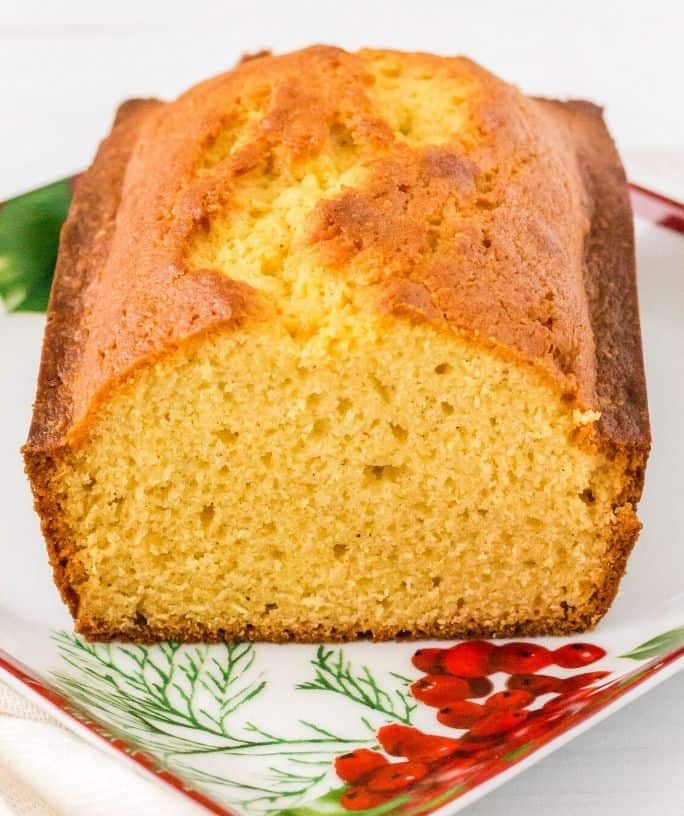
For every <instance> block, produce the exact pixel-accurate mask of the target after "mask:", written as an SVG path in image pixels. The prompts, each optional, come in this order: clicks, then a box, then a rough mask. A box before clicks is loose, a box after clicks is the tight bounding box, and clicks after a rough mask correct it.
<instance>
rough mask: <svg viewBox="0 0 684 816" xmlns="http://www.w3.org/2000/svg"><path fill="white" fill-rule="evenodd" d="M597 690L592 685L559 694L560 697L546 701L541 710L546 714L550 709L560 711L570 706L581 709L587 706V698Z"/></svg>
mask: <svg viewBox="0 0 684 816" xmlns="http://www.w3.org/2000/svg"><path fill="white" fill-rule="evenodd" d="M595 692H596V689H593V688H591V687H583V688H578V689H575V691H571V692H568V693H565V694H559V695H558V697H554V698H553V699H552V700H549V701H548V702H547V703H544V705H543V706H542V708H541V712H542V714H544V713H548V712H549V711H558V710H561V709H570V708H572V709H573V710H574V711H580V710H581V709H583V708H584V707H585V706H586V703H587V700H588V699H589V698H590V697H591V696H592V695H593V694H594V693H595Z"/></svg>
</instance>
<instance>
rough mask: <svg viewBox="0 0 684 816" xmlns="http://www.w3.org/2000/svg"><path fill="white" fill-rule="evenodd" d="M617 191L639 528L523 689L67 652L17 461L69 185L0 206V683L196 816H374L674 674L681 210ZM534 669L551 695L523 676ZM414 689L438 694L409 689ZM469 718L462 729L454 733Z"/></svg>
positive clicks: (231, 659) (193, 656)
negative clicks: (584, 625) (577, 621)
mask: <svg viewBox="0 0 684 816" xmlns="http://www.w3.org/2000/svg"><path fill="white" fill-rule="evenodd" d="M632 192H633V202H634V205H635V210H636V212H637V213H638V214H639V217H638V218H637V220H636V227H637V247H638V269H639V288H640V297H641V316H642V323H643V333H644V345H645V356H646V370H647V377H648V387H649V400H650V410H651V419H652V425H653V436H654V445H653V452H652V455H651V459H650V463H649V467H648V473H647V482H646V490H645V493H644V498H643V500H642V503H641V505H640V516H641V518H642V520H643V522H644V530H643V532H642V535H641V539H640V541H639V543H638V544H637V547H636V549H635V551H634V554H633V555H632V558H631V560H630V562H629V573H628V575H627V576H626V577H625V579H624V580H623V582H622V585H621V590H620V594H619V596H618V598H617V599H616V601H615V603H614V604H613V607H612V608H611V610H610V612H609V613H608V615H607V616H606V617H605V619H604V620H603V621H602V622H601V624H600V625H599V627H598V628H597V629H596V630H595V632H593V633H592V634H591V635H590V636H588V637H587V638H582V639H580V638H571V639H567V638H541V639H537V640H534V641H532V640H526V641H523V642H522V644H523V645H521V646H520V647H518V648H517V649H514V650H513V653H514V658H515V660H514V662H515V661H517V664H516V665H517V671H518V672H519V673H520V672H523V673H525V672H526V668H527V669H528V671H527V673H528V677H521V676H519V675H518V676H516V677H515V679H511V674H510V673H505V672H502V671H497V672H495V673H493V674H491V675H490V676H489V677H488V678H479V679H474V680H473V679H471V680H458V679H457V678H455V677H453V676H449V675H447V674H443V673H442V674H440V673H439V672H440V671H442V668H443V667H442V664H441V662H440V660H441V655H442V653H437V652H435V653H433V652H424V651H423V652H421V653H420V654H419V655H418V656H416V652H417V651H418V650H419V649H426V648H440V649H444V648H447V647H449V646H451V645H452V644H450V643H436V642H429V643H423V642H421V643H382V644H374V643H353V644H346V645H343V646H338V645H334V646H326V645H320V646H318V647H316V646H299V645H286V646H275V645H269V644H256V645H252V644H244V643H243V644H232V645H228V644H225V645H223V644H222V645H216V646H204V645H189V646H179V645H177V644H174V643H161V644H158V645H155V646H149V647H147V646H138V645H134V644H116V643H114V644H92V643H86V642H85V641H83V640H82V639H81V638H80V637H78V636H77V635H74V634H73V630H72V626H71V621H70V618H69V616H68V615H67V613H66V611H65V609H64V608H63V606H62V604H61V602H60V601H59V599H58V596H57V592H56V590H55V589H54V586H53V584H52V578H51V575H50V570H49V567H48V563H47V558H46V557H45V552H44V545H43V542H42V538H41V535H40V531H39V527H38V521H37V518H36V517H35V514H34V513H33V510H32V506H31V497H30V491H29V488H28V485H27V482H26V479H25V477H24V475H23V472H22V464H21V459H20V456H19V452H18V451H19V447H20V445H21V444H22V443H23V441H24V439H25V435H26V428H27V425H28V420H29V414H30V406H31V402H32V399H33V394H34V387H35V380H36V370H37V365H38V359H39V354H40V344H41V337H42V329H43V321H44V318H43V316H42V315H41V314H40V313H35V310H40V309H42V308H44V304H45V301H46V297H47V291H48V288H49V280H50V275H51V269H52V263H53V261H54V256H55V251H56V240H57V234H58V230H59V226H60V224H61V221H62V219H63V218H64V214H65V212H66V207H67V206H68V202H69V198H70V185H69V182H68V181H65V182H58V183H57V184H54V185H50V186H49V187H46V188H42V189H41V190H38V191H34V192H33V193H29V194H27V195H25V196H21V197H19V198H18V199H13V200H12V201H11V202H8V203H7V204H5V205H4V208H3V209H2V210H0V296H2V297H3V298H4V300H5V302H6V304H7V305H8V307H9V308H11V309H13V310H16V311H13V312H12V313H9V314H7V315H4V314H3V315H1V316H0V338H1V339H0V388H1V389H2V393H3V394H4V395H5V397H4V399H3V416H2V424H1V426H0V445H1V448H0V452H1V453H2V458H1V459H0V462H1V464H0V479H1V481H2V486H3V496H4V501H3V508H2V519H3V528H4V530H5V533H4V536H3V540H4V550H3V564H4V568H3V569H2V571H1V572H0V647H1V648H0V676H1V677H2V679H3V680H4V681H6V682H8V683H9V684H10V685H12V686H14V687H15V688H17V689H18V690H19V691H21V692H22V693H24V694H26V695H27V696H30V697H32V698H33V699H34V700H35V701H36V702H39V703H40V704H41V705H43V706H44V707H46V708H48V709H49V710H50V712H51V713H52V714H53V715H54V716H56V717H58V718H59V719H61V720H62V721H63V722H65V723H66V724H67V725H69V727H71V728H72V729H74V730H76V731H78V732H79V733H81V734H82V735H83V736H84V737H86V738H87V739H88V740H90V741H91V742H95V743H97V744H99V745H100V746H101V747H104V748H105V749H106V750H109V751H111V752H113V753H115V754H117V755H118V756H120V757H122V758H123V759H124V761H127V762H129V763H131V764H132V765H133V766H134V767H138V768H139V769H141V770H143V771H145V772H147V773H149V774H151V775H153V776H154V777H155V778H156V779H158V780H160V781H162V782H165V783H167V784H169V785H171V786H173V787H174V788H175V789H177V790H178V791H179V792H181V793H182V794H184V795H185V796H188V797H190V798H192V799H194V800H195V801H196V802H198V803H199V804H200V805H202V806H204V807H205V808H206V809H207V810H208V811H210V812H212V813H217V814H249V816H251V815H252V814H269V816H271V815H272V814H276V813H278V814H281V813H285V812H287V813H288V814H291V816H295V815H297V816H315V814H317V813H320V814H328V816H338V814H339V815H340V816H342V815H343V814H348V813H352V812H356V813H358V812H363V813H365V814H366V815H367V816H369V814H371V813H372V814H373V816H376V814H381V813H394V812H396V813H404V814H418V813H426V812H429V811H434V810H439V811H440V812H444V813H455V812H456V811H458V810H461V809H462V808H464V807H465V806H466V805H467V804H469V803H470V802H472V801H473V800H474V799H476V798H478V797H480V796H482V795H483V794H484V793H486V792H487V791H489V790H492V789H493V788H494V787H496V786H497V785H499V784H501V783H502V782H503V781H505V780H507V779H509V778H511V777H512V776H514V775H515V774H517V773H519V772H520V771H521V770H523V769H524V768H525V767H528V766H529V765H531V764H532V763H534V762H536V761H537V760H539V759H540V758H541V757H543V756H544V755H546V754H547V753H549V752H550V751H552V750H555V749H556V748H558V747H559V746H560V745H562V744H563V743H564V742H566V741H568V740H569V739H572V738H573V737H574V736H576V735H577V734H579V733H580V732H581V731H582V730H585V729H586V728H589V727H591V726H592V725H594V724H595V723H597V722H599V721H600V720H601V719H602V718H604V717H605V716H607V715H608V714H609V713H611V712H612V711H615V710H617V709H618V708H619V707H620V706H622V705H624V704H625V703H626V702H628V701H629V700H632V699H634V698H635V697H637V696H638V695H640V694H642V693H644V692H645V691H647V690H648V689H649V688H651V687H653V686H654V685H656V684H657V683H659V682H661V681H662V680H664V679H665V678H666V677H668V676H670V675H672V674H674V673H675V672H677V671H678V670H680V669H682V668H684V660H682V657H684V626H683V624H684V591H683V590H684V586H683V576H684V549H683V548H682V546H681V534H680V530H681V529H682V526H684V506H683V503H682V501H681V495H680V494H681V485H682V484H683V483H684V472H683V468H684V464H683V463H684V435H683V434H682V432H681V408H680V406H681V404H682V401H683V400H682V398H683V397H684V378H682V377H681V376H680V374H681V354H682V350H683V349H684V322H683V321H682V314H683V313H684V236H683V235H682V233H684V208H683V207H682V206H681V205H678V204H676V203H675V202H672V201H669V200H668V199H665V198H662V197H661V196H658V195H656V194H654V193H651V192H649V191H647V190H643V189H642V188H638V187H633V190H632ZM28 310H33V311H34V313H30V312H29V311H28ZM677 372H679V373H680V374H679V375H678V374H677ZM586 640H589V641H590V643H589V644H588V645H587V644H586V643H585V644H584V645H583V646H582V645H579V644H582V643H584V642H585V641H586ZM502 643H503V642H502V641H497V644H496V647H494V648H498V647H499V646H500V645H502ZM519 643H520V642H519ZM569 644H575V648H572V649H570V650H569V653H570V654H571V655H573V658H571V659H570V660H568V659H565V660H564V659H563V658H562V655H561V656H557V661H560V663H564V664H565V665H566V666H567V665H568V663H573V664H575V666H574V668H567V667H566V668H563V667H562V666H560V665H559V664H558V662H557V661H554V662H552V663H551V664H550V665H548V661H549V659H550V658H549V654H548V652H546V651H544V649H550V650H556V649H559V648H562V647H563V646H566V645H569ZM479 648H480V649H482V650H487V649H488V648H493V647H491V646H489V647H488V646H486V645H480V647H479ZM567 653H568V650H565V652H564V654H566V655H567ZM457 654H458V652H452V655H457ZM540 655H541V657H540ZM454 659H455V658H454ZM526 661H527V662H526ZM530 661H531V662H530ZM535 663H536V666H537V667H539V668H540V672H541V674H542V675H544V676H546V677H547V678H552V679H543V677H542V678H540V677H539V676H536V677H534V678H530V677H529V672H530V668H529V667H530V666H531V669H534V668H535ZM544 663H546V664H547V666H544V665H543V664H544ZM463 671H465V669H463ZM510 671H513V668H511V669H510ZM426 672H428V673H429V672H432V673H436V674H438V678H437V679H436V680H434V679H432V680H429V681H424V682H423V683H421V684H420V685H418V686H416V685H415V683H416V681H418V680H419V679H420V678H421V676H422V675H424V674H425V673H426ZM511 686H512V687H514V688H517V690H518V694H517V696H516V695H507V696H506V697H503V698H497V700H498V701H499V703H500V704H501V705H517V704H523V703H524V704H525V705H526V708H524V709H520V708H518V709H508V710H506V711H503V712H502V711H501V710H498V711H496V712H494V713H493V714H491V715H490V716H488V718H487V721H486V722H485V720H484V719H482V717H481V711H479V710H478V709H475V708H473V704H475V705H482V704H483V703H484V702H485V697H487V698H488V696H489V695H491V694H493V693H495V692H498V691H502V690H504V689H506V688H507V687H511ZM526 692H529V693H528V694H527V696H526ZM466 697H467V698H468V699H469V701H470V702H469V703H466V704H465V705H464V704H463V702H464V698H466ZM438 698H439V700H441V703H439V704H441V705H442V706H445V707H446V708H447V709H449V705H447V702H449V701H450V702H452V703H459V704H460V709H461V710H460V711H459V706H456V707H454V706H453V705H452V707H451V710H450V712H449V711H447V712H446V713H445V712H444V711H442V713H440V714H439V715H438V711H437V709H438V707H439V705H438V702H439V700H438ZM521 701H522V702H521ZM428 702H430V703H432V705H428V704H427V703H428ZM492 705H493V703H490V704H489V706H490V709H491V706H492ZM491 710H492V711H493V709H491ZM473 712H475V713H477V714H479V715H480V719H479V720H478V724H479V725H478V726H477V727H475V728H474V732H473V733H469V732H468V731H467V729H466V725H467V720H468V717H469V716H470V717H474V716H475V714H474V713H473ZM438 716H439V719H438ZM459 717H460V719H459ZM454 718H456V719H454ZM445 722H451V723H452V725H451V726H448V725H446V724H444V723H445ZM358 749H363V750H361V751H360V752H359V750H358ZM336 758H337V761H335V760H336ZM388 765H391V767H388Z"/></svg>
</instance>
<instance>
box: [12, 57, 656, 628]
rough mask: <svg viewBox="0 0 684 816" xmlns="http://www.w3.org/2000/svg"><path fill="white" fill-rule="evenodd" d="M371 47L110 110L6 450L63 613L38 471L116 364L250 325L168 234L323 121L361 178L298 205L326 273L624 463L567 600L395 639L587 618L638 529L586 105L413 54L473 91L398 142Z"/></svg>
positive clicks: (245, 306) (319, 144)
mask: <svg viewBox="0 0 684 816" xmlns="http://www.w3.org/2000/svg"><path fill="white" fill-rule="evenodd" d="M374 53H376V52H362V53H361V54H359V55H351V54H347V53H346V52H343V51H341V50H339V49H333V48H324V47H316V48H312V49H307V50H305V51H302V52H297V53H295V54H290V55H286V56H283V57H270V56H261V55H259V59H253V60H249V61H247V62H244V63H243V64H241V65H240V66H238V67H237V68H236V69H235V70H234V71H232V72H230V73H228V74H225V75H223V76H220V77H217V78H215V79H213V80H209V81H208V82H205V83H203V84H202V85H200V86H198V87H197V88H195V89H193V90H191V91H189V92H188V93H187V94H185V95H184V96H183V97H181V98H180V99H179V100H177V101H176V102H174V103H171V104H168V105H164V104H162V103H158V102H155V101H133V102H130V103H127V104H126V106H124V107H123V108H122V109H121V111H120V114H119V116H118V117H117V122H116V124H115V126H114V129H113V131H112V134H111V135H110V136H109V137H108V139H107V140H106V141H105V142H104V144H103V145H102V147H101V149H100V151H99V153H98V156H97V158H96V160H95V162H94V164H93V166H92V167H91V168H90V170H89V171H88V172H87V173H86V174H84V176H83V177H82V178H81V180H80V181H79V184H78V187H77V189H76V192H75V196H74V202H73V205H72V209H71V212H70V215H69V219H68V221H67V223H66V225H65V227H64V231H63V234H62V242H61V246H60V255H59V260H58V268H57V272H56V277H55V284H54V286H53V293H52V298H51V302H50V307H49V314H48V325H47V328H46V334H45V342H44V347H43V359H42V364H41V372H40V379H39V386H38V396H37V400H36V405H35V410H34V418H33V423H32V426H31V431H30V434H29V441H28V443H27V445H26V447H25V449H24V454H25V457H26V464H27V471H28V473H29V476H30V479H31V481H32V485H33V489H34V494H35V497H36V506H37V509H38V512H39V513H40V515H41V518H42V521H43V530H44V533H45V535H46V538H47V540H48V548H49V550H50V554H51V559H52V563H53V567H54V569H55V576H56V581H57V583H58V585H59V586H60V588H61V590H62V592H63V594H64V596H65V599H66V600H67V602H68V603H69V605H70V608H71V610H72V612H73V613H75V612H76V607H77V598H76V596H75V594H74V593H73V591H72V590H71V586H72V584H73V583H74V582H75V581H74V578H75V576H73V575H69V573H68V570H69V566H70V565H69V552H70V546H71V545H70V543H69V542H70V535H69V531H68V530H66V529H65V528H64V526H63V521H62V513H61V498H60V496H59V495H57V494H56V493H55V491H54V488H53V483H52V476H53V472H54V469H55V467H57V462H58V460H59V457H60V456H61V454H62V452H63V451H64V450H65V449H67V447H68V444H70V443H71V444H77V433H78V432H79V430H80V429H82V428H83V427H84V424H85V422H86V421H87V419H88V418H89V416H90V415H91V414H92V413H93V409H94V407H95V406H96V404H97V403H98V402H99V401H100V400H102V399H104V398H106V395H107V394H108V393H109V391H110V390H111V389H112V388H113V387H115V385H116V384H117V383H118V382H120V381H121V380H122V379H124V378H125V377H126V376H128V374H130V372H131V371H132V370H134V368H135V367H136V366H139V365H143V364H145V363H146V362H148V361H149V360H151V359H153V358H154V357H156V356H158V355H160V354H162V353H164V352H165V351H166V350H168V349H171V348H174V347H176V346H178V345H179V344H181V343H183V342H185V341H186V340H187V339H188V338H190V337H196V336H197V335H198V334H201V333H205V332H207V331H211V330H215V329H216V328H227V329H230V328H231V327H233V326H239V325H242V324H243V323H244V322H245V321H246V320H248V319H257V318H259V317H263V314H264V310H263V307H262V304H261V303H260V301H259V295H258V293H257V292H255V290H253V289H251V288H250V287H249V286H248V285H247V284H244V283H242V282H240V281H235V280H231V279H230V278H229V277H228V276H226V275H223V274H220V273H218V272H215V271H213V270H206V269H202V270H197V269H192V268H191V266H190V265H189V262H188V260H187V247H188V244H189V242H190V240H191V238H192V236H194V235H196V234H198V233H201V232H202V231H203V230H206V229H207V228H208V225H209V224H210V222H211V221H212V219H214V218H217V217H221V216H223V215H224V214H225V213H226V212H227V210H228V208H229V206H230V196H231V189H232V188H233V186H234V185H235V184H236V183H238V182H239V179H240V177H241V176H242V175H244V174H245V173H248V172H250V171H252V170H254V169H255V168H258V167H260V166H262V165H263V164H264V163H265V164H266V165H269V164H272V163H273V162H275V163H277V162H279V161H288V162H303V161H306V160H307V159H309V158H310V157H312V156H315V155H317V153H318V152H320V151H321V150H322V148H323V145H324V144H325V142H326V140H327V139H328V138H329V136H330V134H331V132H332V129H333V128H334V126H336V125H338V124H340V123H343V124H344V126H345V127H347V128H348V129H349V131H350V133H351V134H352V136H353V139H354V141H355V143H356V145H357V147H358V149H359V151H360V155H361V156H362V158H363V160H364V161H365V162H367V163H368V165H369V166H370V167H371V170H370V173H369V176H368V178H367V179H366V181H365V182H364V183H363V184H362V185H361V186H360V187H359V188H356V189H352V190H348V191H345V192H343V193H342V194H340V195H338V196H337V197H334V198H332V199H329V200H324V201H321V202H320V203H319V205H318V207H317V208H316V209H315V211H314V213H313V214H312V217H311V222H310V226H309V242H310V244H311V246H312V247H314V249H315V251H317V252H319V253H320V254H321V256H322V258H324V259H325V261H326V267H327V268H329V269H330V270H331V273H335V274H343V275H347V276H349V275H352V274H353V275H355V276H356V277H355V279H354V283H355V284H356V285H357V286H358V287H359V288H364V289H365V290H366V291H367V292H369V293H372V295H373V302H374V304H375V306H376V307H377V308H378V309H380V310H381V311H383V312H385V313H387V314H388V315H390V316H392V317H394V318H399V319H411V320H421V321H428V322H431V323H433V324H434V325H436V326H442V327H446V328H449V327H456V328H458V329H459V330H461V331H465V332H466V333H468V334H470V335H471V336H473V337H475V338H476V339H477V338H480V340H481V342H486V343H488V344H490V343H495V344H497V345H498V346H500V347H501V348H503V349H505V350H506V351H507V352H508V353H511V354H514V355H516V356H517V357H518V358H519V359H522V360H525V361H527V362H530V363H532V364H534V365H536V366H538V367H539V368H540V369H541V370H543V371H544V372H545V374H546V375H547V376H549V377H550V378H551V379H552V380H553V381H554V382H555V384H556V385H557V387H558V388H560V390H561V391H562V392H563V393H565V394H567V395H568V398H570V399H572V400H574V401H576V403H577V404H578V405H580V406H582V407H592V408H597V409H599V410H600V411H601V421H600V423H599V426H598V434H597V437H596V438H595V440H594V444H596V445H597V446H599V447H600V448H601V449H602V450H604V451H607V452H608V454H609V455H610V456H620V457H624V459H625V461H626V462H627V467H626V475H625V483H624V489H623V492H622V495H621V496H620V497H619V500H618V502H617V503H616V507H615V510H616V516H617V522H616V524H615V525H614V528H613V533H614V534H613V540H612V542H611V546H610V553H609V558H608V565H607V573H606V581H605V583H604V586H603V588H602V590H601V592H600V594H599V595H598V596H597V597H596V598H595V599H594V601H593V603H592V605H591V606H590V607H589V608H587V609H582V610H571V609H569V610H566V612H567V614H566V616H565V618H564V619H562V620H549V621H538V620H535V621H530V622H528V623H525V624H521V625H520V626H519V627H515V628H514V629H498V628H497V627H496V626H492V627H491V628H487V627H477V626H475V624H472V625H471V624H464V625H458V626H455V627H452V628H444V629H441V628H440V629H438V630H431V631H425V632H423V631H421V632H415V633H413V635H414V636H416V637H418V636H425V637H458V636H465V635H481V636H482V635H502V636H504V635H523V634H527V635H538V634H563V633H567V632H570V631H577V630H580V629H583V628H586V627H588V626H591V625H593V624H594V623H595V622H596V621H597V620H598V619H599V618H600V617H601V615H602V614H603V613H604V612H605V610H606V609H607V607H608V606H609V604H610V602H611V600H612V598H613V596H614V594H615V591H616V590H617V585H618V582H619V579H620V577H621V575H622V574H623V572H624V567H625V563H626V559H627V556H628V554H629V551H630V550H631V547H632V546H633V543H634V541H635V539H636V536H637V534H638V522H637V521H636V517H635V515H634V512H633V508H632V505H634V504H635V503H636V501H637V500H638V498H639V496H640V494H641V488H642V484H643V471H644V467H645V462H646V457H647V454H648V448H649V443H650V437H649V428H648V412H647V405H646V392H645V383H644V374H643V362H642V358H641V344H640V331H639V320H638V311H637V299H636V287H635V280H634V246H633V235H632V221H631V211H630V207H629V201H628V197H627V189H626V183H625V179H624V172H623V170H622V167H621V165H620V161H619V158H618V156H617V153H616V151H615V148H614V146H613V144H612V142H611V140H610V137H609V136H608V134H607V131H606V130H605V127H604V125H603V122H602V118H601V115H600V111H599V110H598V109H597V108H595V107H594V106H592V105H589V104H588V103H581V102H572V103H559V102H552V101H546V100H530V99H527V98H525V97H523V96H522V95H521V94H519V93H518V92H517V91H515V90H514V89H512V88H510V86H508V85H506V84H505V83H503V82H501V81H500V80H498V79H496V78H494V77H492V76H491V75H490V74H488V73H487V72H485V71H483V70H482V69H480V68H479V67H478V66H476V65H474V64H473V63H471V62H469V61H468V60H463V59H460V58H457V59H452V60H442V59H440V58H435V57H431V56H429V55H416V56H415V57H413V58H414V59H420V60H424V61H425V63H426V64H431V65H432V64H434V65H435V66H439V68H440V70H445V71H446V72H447V73H448V74H450V75H453V76H454V77H460V78H463V77H466V78H467V81H468V82H469V83H470V84H471V86H472V87H473V88H474V89H475V90H474V91H473V94H472V99H471V100H470V102H469V108H468V118H467V123H466V127H465V130H464V132H463V133H461V134H460V135H459V136H458V137H454V140H453V142H452V143H449V144H445V145H439V146H429V147H426V148H416V147H411V146H409V145H407V144H406V143H404V142H402V141H401V140H400V139H397V137H396V134H394V133H393V132H392V130H391V128H389V126H388V125H387V123H386V122H384V121H383V120H382V118H381V117H379V115H378V112H377V111H376V110H375V109H374V107H373V104H372V103H371V101H370V99H369V96H368V93H367V90H368V88H369V86H370V85H371V84H372V78H371V77H370V75H369V73H368V60H369V59H372V57H373V54H374ZM302 77H306V81H303V80H302ZM249 107H252V108H256V109H258V110H260V111H261V118H260V120H259V121H258V122H257V123H256V124H254V123H251V124H250V123H249V122H247V121H246V120H245V110H246V109H247V108H249ZM212 151H213V152H212ZM217 151H218V152H217ZM209 157H211V159H210V158H209ZM352 259H353V261H354V263H353V264H352V263H350V261H351V260H352ZM103 293H104V294H103ZM81 629H82V631H84V633H86V634H88V635H89V636H97V637H105V638H106V637H115V636H118V637H128V638H135V639H142V640H145V639H155V638H158V637H173V638H176V639H220V638H221V637H222V636H223V635H225V636H230V637H235V636H239V637H247V638H253V639H256V638H259V637H265V638H267V639H269V640H277V639H287V638H288V635H287V633H284V634H283V633H281V634H280V635H279V634H278V633H277V632H270V631H268V632H267V631H257V630H251V631H246V630H241V631H240V632H237V631H236V632H230V633H223V634H220V633H212V632H208V631H206V630H203V629H201V628H190V629H187V630H179V631H176V630H174V631H164V632H161V631H152V630H148V629H146V628H145V626H141V627H139V628H136V629H134V630H133V629H131V630H126V631H117V632H109V631H106V630H102V629H101V628H98V625H97V623H96V622H94V621H93V622H86V621H84V622H83V623H82V624H81ZM356 634H357V633H356V632H346V633H345V632H335V631H326V632H321V631H318V630H315V631H311V632H305V631H301V632H296V633H294V636H296V638H297V639H300V640H317V639H320V638H321V637H325V638H328V639H344V638H349V637H355V636H356ZM372 634H373V636H375V637H396V636H399V635H400V634H401V633H398V632H392V631H389V630H388V631H386V632H373V633H372Z"/></svg>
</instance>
